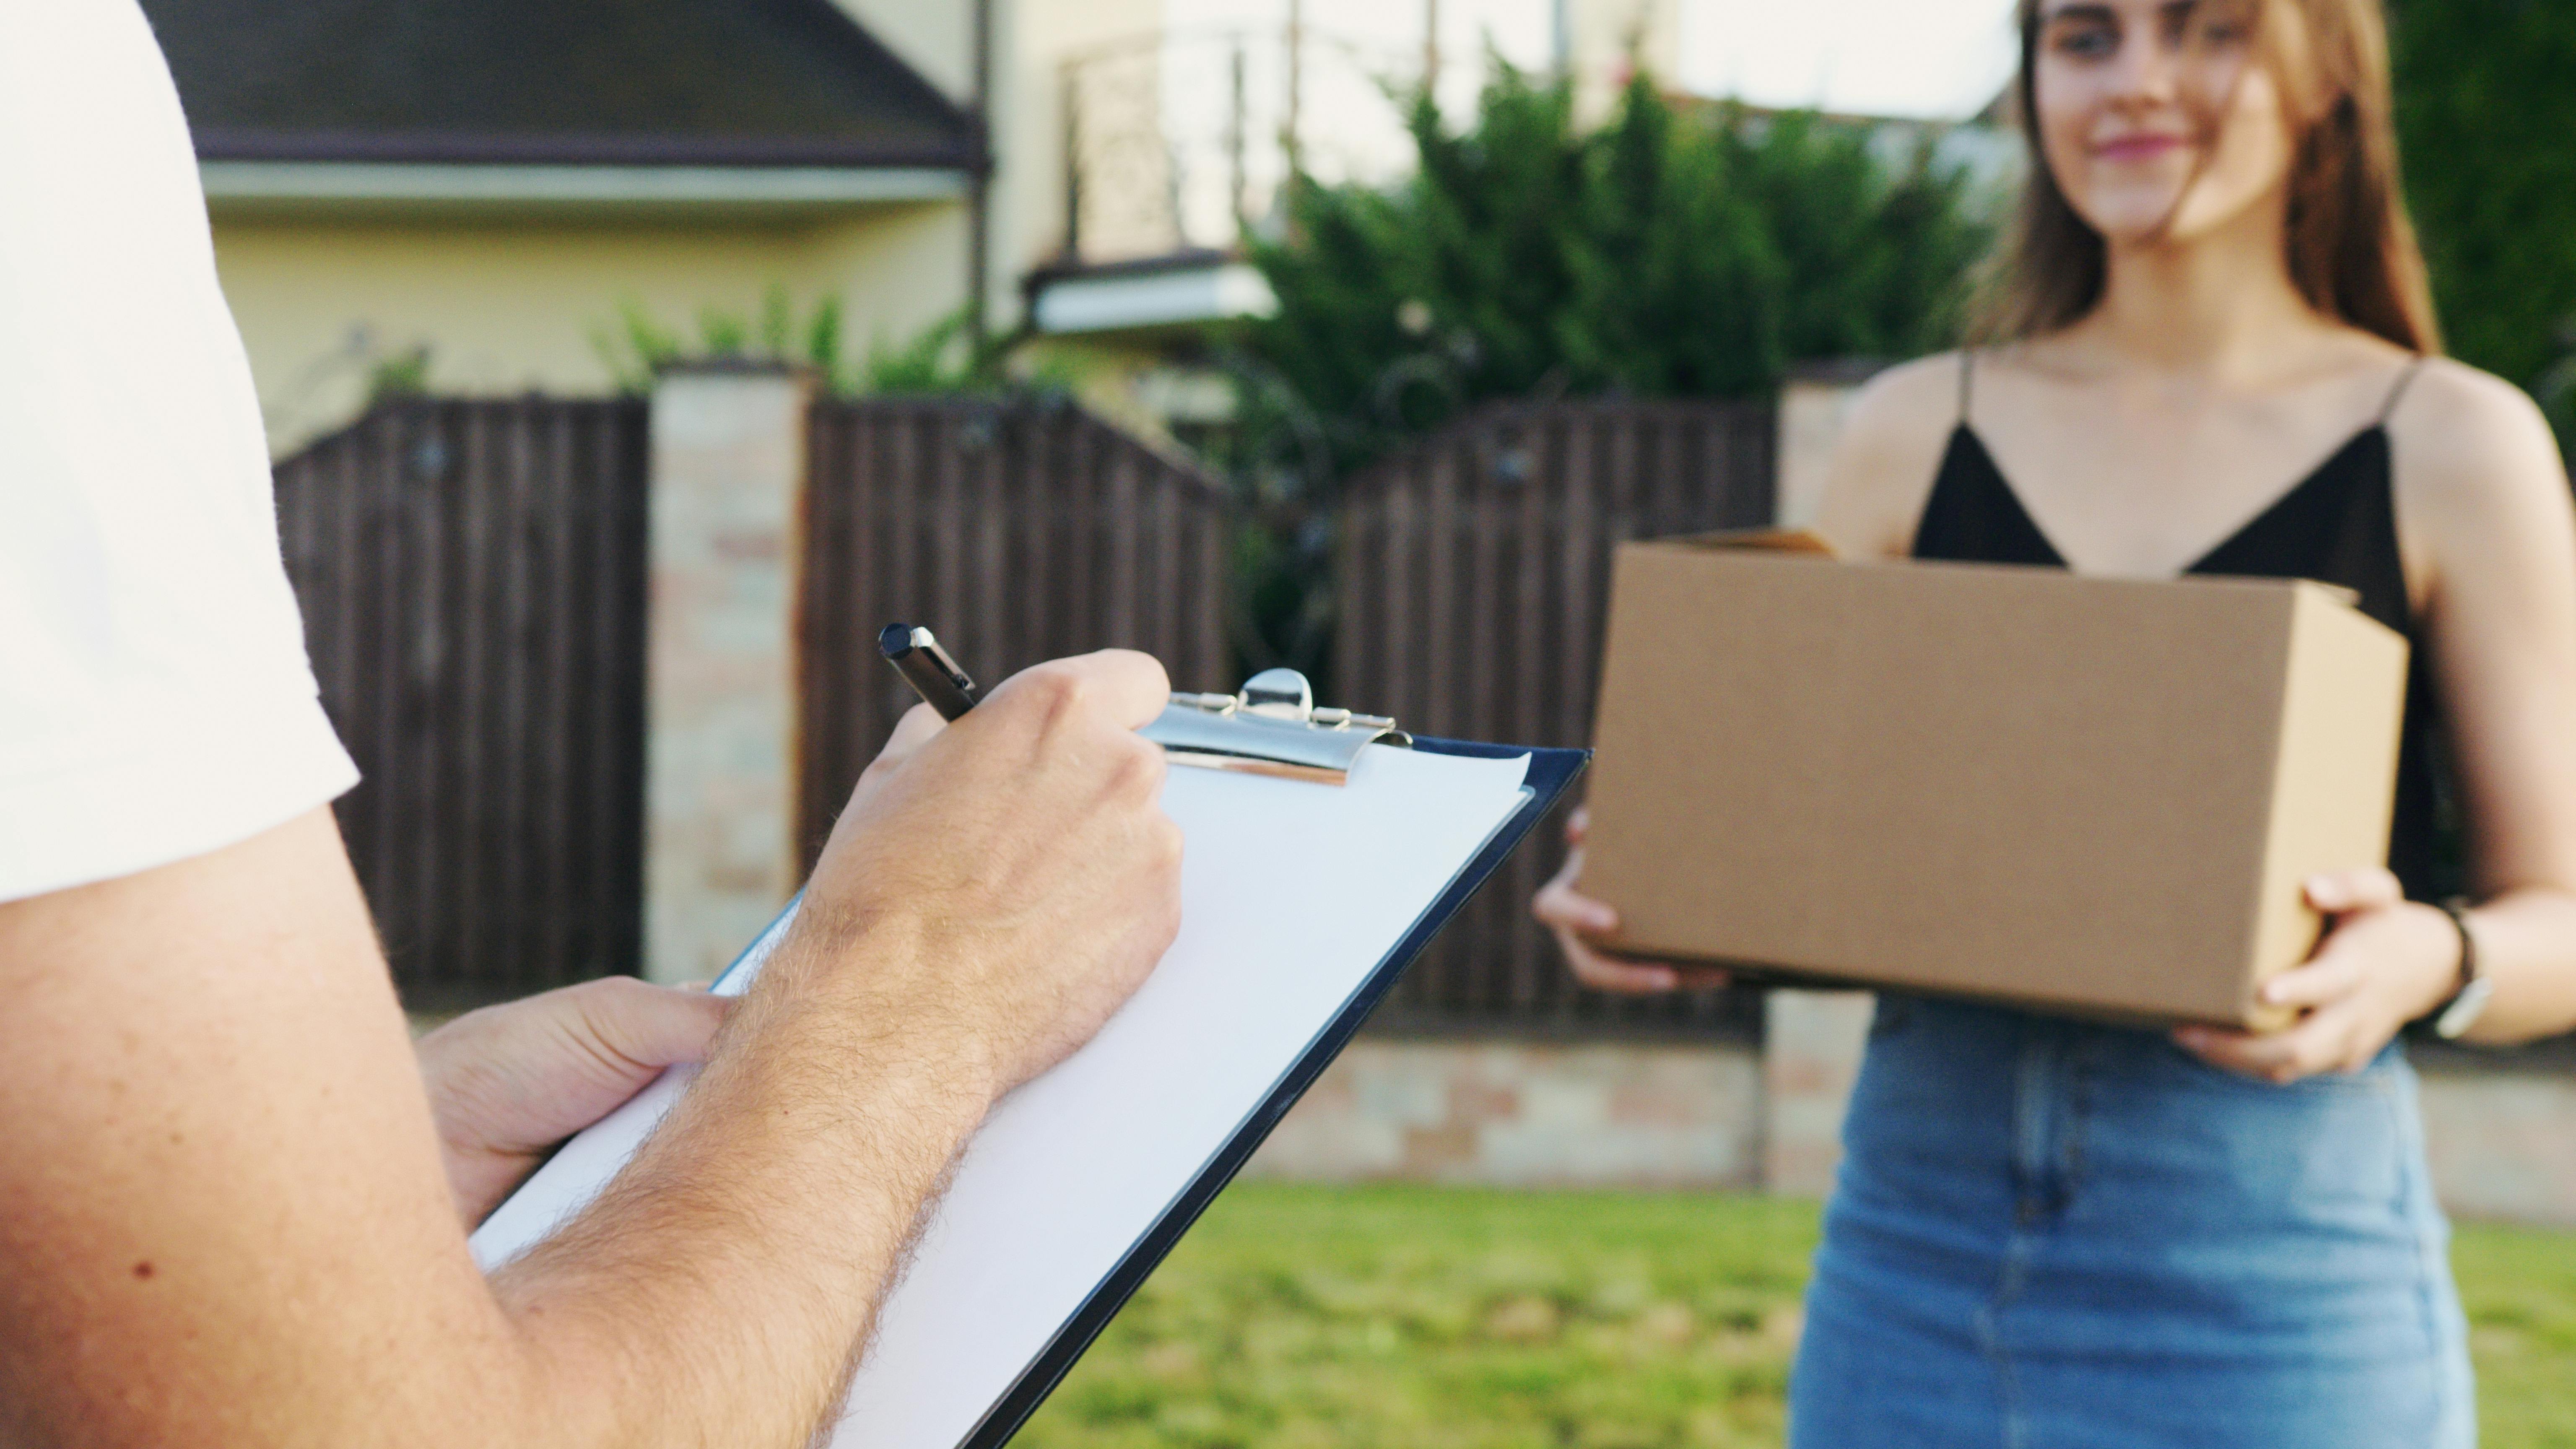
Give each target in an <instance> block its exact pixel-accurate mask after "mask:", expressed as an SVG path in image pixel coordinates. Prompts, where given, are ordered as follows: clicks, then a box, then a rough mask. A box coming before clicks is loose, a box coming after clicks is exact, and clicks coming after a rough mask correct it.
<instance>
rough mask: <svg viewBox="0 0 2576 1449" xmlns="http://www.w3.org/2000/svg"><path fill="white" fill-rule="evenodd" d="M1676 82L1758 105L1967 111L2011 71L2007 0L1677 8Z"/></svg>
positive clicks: (1786, 1)
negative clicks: (1678, 78) (1678, 77)
mask: <svg viewBox="0 0 2576 1449" xmlns="http://www.w3.org/2000/svg"><path fill="white" fill-rule="evenodd" d="M1681 5H1682V16H1681V19H1682V27H1681V52H1682V54H1681V70H1682V74H1681V81H1682V84H1683V85H1684V87H1686V88H1687V89H1690V90H1693V91H1697V92H1700V93H1703V94H1707V95H1736V96H1741V97H1743V98H1744V99H1745V100H1748V101H1752V102H1754V103H1756V104H1759V105H1770V106H1815V107H1817V108H1819V109H1822V110H1829V111H1849V112H1855V113H1859V114H1863V115H1876V116H1930V117H1956V116H1966V115H1973V114H1974V113H1976V112H1977V111H1978V110H1979V109H1981V108H1983V107H1984V106H1985V104H1986V103H1987V102H1988V101H1991V100H1993V99H1994V98H1995V95H1996V93H1997V92H1999V91H2001V90H2002V89H2003V87H2004V83H2005V82H2006V81H2007V80H2009V79H2011V77H2012V70H2013V59H2014V57H2013V32H2012V0H1681Z"/></svg>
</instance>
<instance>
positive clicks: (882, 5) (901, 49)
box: [836, 0, 1187, 329]
mask: <svg viewBox="0 0 2576 1449" xmlns="http://www.w3.org/2000/svg"><path fill="white" fill-rule="evenodd" d="M836 3H838V4H839V5H840V6H841V8H842V9H844V10H846V11H848V12H849V13H850V14H851V15H852V16H854V17H855V18H856V19H857V20H858V22H859V23H860V24H861V25H864V26H866V27H867V28H868V31H869V33H870V34H873V35H874V36H876V37H877V38H878V39H879V40H882V41H884V42H885V43H886V45H887V46H888V48H890V49H892V50H893V51H894V52H895V53H896V54H897V55H900V56H902V57H903V58H904V60H905V61H906V62H907V63H909V64H910V65H911V66H912V68H913V69H915V70H917V71H919V72H921V74H922V75H923V76H924V77H925V78H927V79H928V80H929V81H930V82H931V83H932V84H934V85H937V86H939V87H940V88H941V89H942V90H944V91H946V92H947V93H948V94H949V96H950V97H952V98H953V99H955V100H957V101H958V102H960V103H961V104H962V103H964V102H965V101H966V100H967V99H968V96H969V91H970V77H971V74H972V70H973V65H972V57H973V54H974V16H975V11H974V6H973V4H972V3H971V0H836ZM1177 8H1183V9H1185V8H1186V0H1182V3H1181V4H1180V5H1179V6H1178V7H1177ZM1180 18H1182V19H1186V18H1187V17H1186V16H1182V17H1180ZM1173 19H1174V17H1172V16H1169V15H1167V14H1166V0H993V57H992V67H993V97H992V141H993V176H992V189H991V199H990V202H989V206H990V215H991V223H990V225H991V246H992V261H991V274H990V278H989V281H990V287H989V290H988V292H987V294H986V296H987V306H988V307H989V308H990V315H991V317H992V319H993V323H994V325H995V327H996V328H1000V329H1007V328H1009V327H1011V326H1013V325H1015V324H1016V323H1017V322H1018V321H1019V317H1020V309H1021V297H1020V280H1021V279H1022V278H1023V277H1025V276H1027V275H1028V273H1029V271H1030V269H1031V268H1034V267H1037V266H1040V265H1042V264H1044V263H1046V262H1047V261H1049V260H1051V259H1053V258H1054V257H1055V255H1056V253H1057V252H1058V251H1059V250H1060V249H1061V245H1062V242H1063V239H1064V94H1063V87H1062V85H1061V81H1060V76H1061V71H1062V67H1063V64H1064V60H1065V58H1066V57H1067V56H1070V55H1073V54H1076V53H1078V52H1081V51H1084V50H1088V49H1091V48H1093V47H1096V46H1100V45H1104V44H1110V43H1113V42H1119V41H1128V40H1143V39H1145V38H1147V37H1150V36H1152V35H1154V34H1155V33H1156V32H1157V31H1159V30H1161V29H1162V28H1163V27H1164V26H1165V25H1166V24H1167V23H1172V21H1173Z"/></svg>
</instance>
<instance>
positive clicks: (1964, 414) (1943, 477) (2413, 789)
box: [1914, 354, 2461, 900]
mask: <svg viewBox="0 0 2576 1449" xmlns="http://www.w3.org/2000/svg"><path fill="white" fill-rule="evenodd" d="M2422 365H2423V364H2422V363H2421V362H2420V361H2419V362H2417V363H2416V364H2415V365H2414V366H2411V367H2409V368H2407V369H2406V372H2405V375H2404V376H2402V377H2400V378H2399V379H2398V380H2397V385H2396V387H2395V388H2393V389H2392V390H2391V391H2390V392H2389V395H2388V401H2387V404H2386V405H2385V406H2384V407H2382V408H2381V409H2380V414H2379V418H2378V420H2377V421H2375V422H2373V423H2372V424H2371V425H2370V426H2368V427H2366V428H2363V429H2362V430H2361V431H2360V432H2358V433H2355V434H2354V435H2353V437H2352V439H2351V441H2349V442H2347V443H2345V444H2344V445H2343V447H2341V448H2340V449H2338V450H2336V452H2335V454H2334V456H2333V457H2331V458H2328V459H2326V461H2325V462H2324V463H2323V464H2321V465H2319V466H2318V468H2317V470H2316V471H2315V472H2313V473H2311V474H2309V475H2308V476H2307V477H2306V478H2305V479H2303V480H2301V481H2300V482H2299V484H2298V485H2297V486H2296V487H2294V488H2292V489H2291V490H2290V491H2289V492H2287V493H2284V494H2282V495H2281V497H2280V498H2279V500H2278V501H2276V502H2274V503H2273V504H2272V506H2271V507H2269V508H2266V509H2264V510H2263V511H2262V512H2261V513H2260V514H2257V515H2256V516H2255V517H2254V519H2253V521H2252V522H2250V523H2248V524H2246V525H2245V526H2244V527H2243V528H2241V529H2238V530H2237V531H2236V532H2235V533H2234V534H2232V535H2230V536H2229V537H2228V538H2227V539H2226V540H2225V541H2224V542H2222V543H2220V544H2219V545H2218V546H2217V547H2216V548H2213V549H2211V550H2210V551H2209V552H2208V553H2207V554H2205V555H2203V556H2202V557H2201V559H2200V561H2199V562H2198V563H2195V564H2193V565H2192V566H2191V567H2190V568H2188V569H2185V570H2184V572H2185V573H2190V574H2227V575H2235V576H2238V577H2255V578H2294V579H2314V580H2316V581H2318V582H2320V583H2328V584H2338V585H2341V586H2342V587H2344V588H2347V589H2350V590H2352V591H2353V592H2354V593H2356V594H2358V595H2359V596H2360V599H2361V609H2362V612H2363V613H2365V614H2368V615H2369V616H2370V617H2372V618H2374V619H2377V620H2378V621H2379V622H2381V623H2383V624H2386V625H2387V626H2388V627H2389V628H2391V629H2395V630H2397V631H2398V632H2399V633H2401V634H2404V635H2405V636H2406V639H2407V642H2408V643H2409V644H2410V645H2412V646H2413V656H2412V662H2411V663H2410V664H2409V665H2408V669H2407V689H2406V723H2405V734H2404V737H2403V740H2402V742H2401V743H2400V745H2399V746H2398V759H2397V812H2396V820H2395V823H2394V827H2393V829H2392V831H2391V833H2390V836H2389V849H2388V864H2389V868H2390V869H2391V870H2393V871H2395V872H2396V874H2397V878H2398V879H2399V880H2400V881H2403V882H2404V883H2405V886H2406V893H2407V895H2408V896H2410V897H2412V898H2413V899H2416V900H2437V899H2440V898H2442V897H2444V896H2447V895H2452V894H2456V893H2457V892H2458V890H2459V888H2460V885H2461V881H2460V876H2461V872H2460V870H2459V869H2458V862H2457V860H2456V859H2455V858H2453V857H2455V856H2456V852H2455V851H2452V850H2446V849H2445V848H2444V846H2443V840H2444V836H2445V832H2444V831H2443V830H2442V829H2441V828H2440V823H2439V822H2440V818H2441V816H2442V814H2443V813H2444V811H2443V804H2444V802H2445V799H2446V791H2445V790H2444V788H2443V784H2444V782H2443V778H2442V770H2441V767H2440V764H2439V762H2438V758H2437V748H2438V742H2437V741H2436V739H2435V737H2434V725H2435V721H2434V716H2435V710H2434V708H2433V703H2434V696H2433V683H2432V673H2431V670H2430V669H2429V667H2428V661H2427V660H2426V657H2425V649H2424V647H2423V645H2424V641H2423V637H2422V635H2421V633H2420V632H2419V631H2418V629H2417V628H2416V622H2415V616H2414V608H2413V606H2412V604H2411V603H2410V602H2409V601H2408V599H2407V596H2406V570H2405V566H2404V564H2403V563H2402V562H2401V560H2400V558H2399V555H2398V551H2397V503H2396V497H2395V494H2394V488H2393V480H2392V478H2391V474H2390V467H2389V445H2388V416H2389V414H2390V413H2392V412H2394V411H2395V410H2396V408H2397V402H2398V399H2400V398H2402V397H2404V396H2405V393H2406V388H2407V385H2408V384H2410V383H2412V382H2413V381H2414V380H2415V374H2416V372H2417V371H2418V369H2420V368H2421V367H2422ZM1975 367H1976V360H1975V357H1974V355H1973V354H1970V355H1968V356H1965V357H1962V358H1961V359H1960V367H1959V422H1958V426H1956V427H1955V428H1953V429H1952V430H1951V433H1950V446H1949V450H1948V451H1947V452H1945V453H1944V454H1942V457H1941V471H1940V473H1939V475H1938V476H1937V477H1936V478H1935V479H1934V480H1933V484H1932V496H1931V497H1930V499H1928V500H1927V501H1926V502H1925V503H1924V505H1923V518H1922V521H1921V522H1920V523H1918V524H1916V525H1915V531H1914V557H1916V558H1919V559H1948V560H1954V561H1958V562H1964V563H2003V564H2035V565H2039V566H2042V567H2047V568H2064V567H2066V566H2067V565H2066V560H2065V559H2064V558H2063V557H2062V556H2060V555H2059V554H2058V552H2057V548H2056V546H2055V545H2053V544H2051V543H2050V542H2049V541H2048V537H2047V535H2045V534H2043V533H2041V532H2040V531H2039V525H2038V524H2036V523H2034V522H2033V521H2032V520H2031V516H2030V513H2029V510H2027V509H2025V508H2024V507H2022V502H2021V498H2020V496H2019V495H2017V494H2015V493H2014V492H2013V488H2012V484H2011V483H2010V482H2009V481H2008V480H2006V479H2005V477H2004V475H2003V470H2002V469H2000V468H1998V467H1997V466H1996V465H1995V460H1994V455H1993V454H1991V453H1989V452H1987V451H1986V445H1985V441H1984V440H1983V439H1981V438H1979V437H1978V436H1977V432H1976V429H1975V428H1974V427H1973V426H1971V425H1970V423H1969V420H1968V404H1969V402H1970V399H1971V389H1972V388H1973V386H1974V383H1975V377H1976V374H1975Z"/></svg>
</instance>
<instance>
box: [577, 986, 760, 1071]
mask: <svg viewBox="0 0 2576 1449" xmlns="http://www.w3.org/2000/svg"><path fill="white" fill-rule="evenodd" d="M567 994H568V995H569V996H570V997H571V1000H570V1001H568V1002H567V1003H566V1004H567V1005H569V1006H571V1007H572V1008H573V1010H572V1011H571V1013H569V1015H568V1018H567V1019H566V1020H565V1022H564V1023H563V1024H564V1027H565V1029H566V1030H567V1031H569V1032H570V1033H571V1034H572V1035H573V1036H574V1037H575V1039H576V1040H578V1041H580V1042H581V1044H582V1045H584V1046H586V1047H588V1048H590V1049H591V1050H592V1051H593V1052H594V1053H596V1054H597V1055H599V1056H600V1057H601V1058H602V1059H603V1062H604V1063H605V1064H609V1065H612V1066H615V1067H622V1068H623V1069H624V1071H623V1072H622V1073H621V1074H622V1075H630V1076H633V1077H636V1078H638V1079H640V1078H643V1077H648V1076H651V1075H652V1074H654V1073H656V1072H659V1071H661V1070H662V1069H663V1068H664V1067H669V1066H677V1065H680V1064H682V1063H686V1062H702V1061H705V1060H706V1059H707V1050H708V1048H709V1047H710V1046H712V1045H713V1044H714V1042H715V1036H716V1032H717V1030H718V1029H719V1028H721V1027H722V1026H723V1025H724V1024H725V1018H726V1017H727V1016H729V1015H731V1014H732V1011H733V1005H734V1002H735V1001H736V1000H737V999H738V998H735V997H730V996H712V995H709V994H707V993H706V992H704V991H691V990H688V989H686V988H675V987H668V986H655V985H652V984H650V983H647V982H643V981H638V980H636V979H635V978H634V977H631V976H610V977H606V978H603V979H601V980H598V981H587V982H584V983H582V984H581V985H579V986H576V987H573V988H571V989H570V991H569V992H568V993H567ZM639 1084H640V1083H639Z"/></svg>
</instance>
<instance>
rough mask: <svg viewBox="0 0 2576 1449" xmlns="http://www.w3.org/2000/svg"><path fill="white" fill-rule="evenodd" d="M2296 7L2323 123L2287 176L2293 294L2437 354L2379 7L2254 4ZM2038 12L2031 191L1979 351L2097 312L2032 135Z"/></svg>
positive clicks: (2068, 218) (2100, 254)
mask: <svg viewBox="0 0 2576 1449" xmlns="http://www.w3.org/2000/svg"><path fill="white" fill-rule="evenodd" d="M2260 3H2263V4H2281V5H2297V6H2298V7H2299V10H2300V13H2301V15H2302V16H2303V18H2305V19H2306V21H2307V24H2308V35H2309V42H2310V43H2309V56H2308V65H2309V66H2310V68H2311V69H2312V70H2313V76H2312V77H2311V78H2309V79H2311V80H2312V83H2313V84H2315V85H2316V86H2317V87H2319V88H2320V90H2321V92H2322V94H2323V97H2324V98H2325V99H2326V108H2325V114H2324V117H2323V118H2322V119H2320V120H2318V121H2317V122H2316V123H2315V124H2313V125H2310V126H2309V127H2308V128H2307V131H2306V133H2305V134H2304V135H2302V136H2300V137H2299V139H2298V149H2297V154H2296V155H2295V156H2294V157H2293V158H2292V160H2291V163H2290V225H2289V245H2288V252H2289V255H2288V256H2287V258H2285V260H2286V261H2287V262H2288V264H2289V268H2290V280H2291V282H2292V284H2294V285H2295V286H2297V288H2298V289H2299V292H2300V295H2302V296H2304V297H2306V298H2307V299H2308V304H2309V305H2310V306H2312V307H2314V308H2316V309H2317V310H2318V311H2319V312H2321V313H2323V314H2325V315H2326V316H2328V317H2332V318H2335V319H2337V320H2339V321H2343V322H2346V323H2349V324H2351V325H2352V326H2355V327H2358V328H2360V329H2362V330H2363V331H2365V332H2372V333H2376V334H2378V335H2379V336H2381V337H2384V338H2386V339H2388V340H2389V341H2391V342H2394V343H2396V344H2397V345H2398V346H2400V347H2403V348H2406V349H2407V350H2409V351H2411V352H2419V353H2435V352H2439V351H2441V350H2442V334H2441V326H2440V324H2439V323H2438V322H2437V321H2436V320H2435V318H2434V315H2433V289H2432V285H2431V283H2430V281H2429V280H2428V279H2427V278H2426V275H2425V271H2424V255H2423V252H2422V250H2421V249H2420V248H2419V247H2418V246H2417V245H2416V242H2415V224H2414V222H2413V221H2412V220H2410V219H2409V218H2408V217H2407V214H2406V200H2405V196H2404V194H2403V192H2402V191H2401V190H2400V188H2399V185H2398V169H2397V130H2396V126H2395V124H2394V122H2393V119H2392V116H2391V112H2392V110H2393V105H2392V103H2391V100H2390V94H2389V90H2390V87H2389V80H2388V22H2387V20H2386V17H2385V16H2384V15H2383V14H2382V13H2381V10H2380V0H2260ZM2040 4H2041V0H2020V23H2021V74H2020V76H2019V77H2018V78H2017V79H2016V80H2015V81H2014V85H2013V95H2014V99H2015V101H2016V102H2017V103H2018V104H2017V105H2016V106H2015V107H2014V109H2015V110H2016V111H2017V112H2018V113H2019V116H2018V118H2019V121H2020V125H2021V132H2022V139H2023V141H2024V142H2025V143H2026V144H2027V145H2028V147H2029V151H2030V171H2029V180H2028V181H2027V182H2025V183H2024V185H2023V187H2022V197H2021V206H2020V210H2019V214H2018V216H2017V217H2016V218H2015V220H2014V222H2013V224H2012V225H2011V226H2010V227H2009V228H2008V229H2007V231H2006V233H2005V236H2004V238H2003V242H2002V245H2001V247H2000V248H1999V250H1998V251H1997V253H1996V255H1995V257H1994V258H1993V260H1992V261H1991V262H1989V264H1988V270H1987V274H1986V280H1985V285H1984V286H1983V287H1982V288H1981V292H1980V296H1979V298H1978V303H1977V307H1976V311H1975V318H1974V322H1973V324H1972V326H1971V329H1970V330H1971V332H1972V334H1973V335H1974V337H1975V339H1976V340H1977V341H1979V342H1983V343H2003V342H2017V341H2021V340H2024V339H2026V338H2031V337H2039V336H2044V335H2046V334H2048V333H2051V332H2055V331H2058V330H2059V329H2061V328H2065V327H2069V326H2072V325H2074V324H2075V323H2076V322H2079V321H2081V320H2083V318H2084V317H2085V315H2086V314H2088V313H2090V312H2091V311H2092V310H2093V308H2094V307H2095V305H2096V304H2098V303H2099V302H2100V301H2101V300H2102V288H2103V283H2104V278H2105V271H2106V266H2107V264H2106V260H2105V256H2104V248H2103V242H2102V235H2101V233H2099V232H2097V231H2095V230H2094V229H2093V228H2092V227H2091V226H2090V225H2089V224H2087V223H2086V222H2085V220H2084V218H2083V217H2081V216H2079V215H2077V214H2076V211H2075V208H2074V207H2073V206H2072V205H2070V204H2069V203H2068V202H2067V200H2066V193H2065V192H2064V191H2062V190H2060V189H2059V188H2058V185H2057V178H2056V177H2055V176H2054V175H2052V174H2051V173H2050V171H2049V168H2048V156H2047V152H2046V150H2045V149H2044V147H2043V145H2042V143H2041V139H2040V134H2039V77H2038V71H2039V65H2038V63H2039V40H2040Z"/></svg>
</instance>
